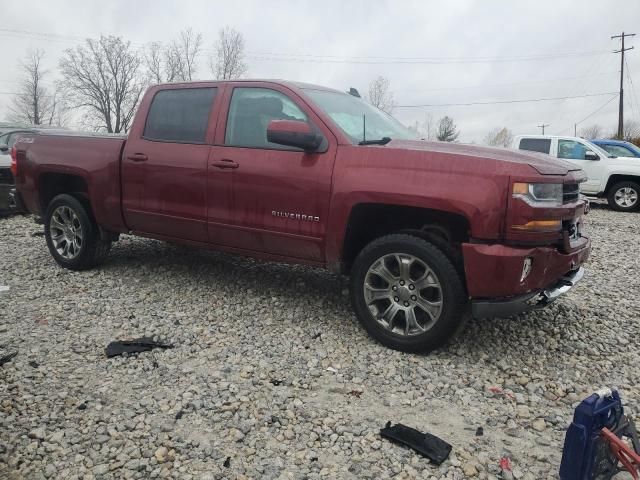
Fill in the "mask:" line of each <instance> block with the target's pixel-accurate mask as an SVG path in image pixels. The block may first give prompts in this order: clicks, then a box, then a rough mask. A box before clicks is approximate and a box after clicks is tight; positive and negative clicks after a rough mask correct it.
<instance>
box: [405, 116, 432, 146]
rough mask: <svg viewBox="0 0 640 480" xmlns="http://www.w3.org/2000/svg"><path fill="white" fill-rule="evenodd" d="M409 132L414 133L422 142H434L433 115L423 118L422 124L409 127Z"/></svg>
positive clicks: (417, 123)
mask: <svg viewBox="0 0 640 480" xmlns="http://www.w3.org/2000/svg"><path fill="white" fill-rule="evenodd" d="M409 130H413V131H414V132H416V133H417V134H418V135H419V136H420V138H421V139H422V140H435V132H434V128H433V115H431V114H428V115H425V117H424V122H419V121H417V120H416V122H415V123H414V124H413V125H412V126H410V127H409Z"/></svg>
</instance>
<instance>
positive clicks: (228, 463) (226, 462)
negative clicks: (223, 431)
mask: <svg viewBox="0 0 640 480" xmlns="http://www.w3.org/2000/svg"><path fill="white" fill-rule="evenodd" d="M222 465H223V466H224V468H229V467H230V466H231V457H227V459H226V460H225V461H224V463H223V464H222Z"/></svg>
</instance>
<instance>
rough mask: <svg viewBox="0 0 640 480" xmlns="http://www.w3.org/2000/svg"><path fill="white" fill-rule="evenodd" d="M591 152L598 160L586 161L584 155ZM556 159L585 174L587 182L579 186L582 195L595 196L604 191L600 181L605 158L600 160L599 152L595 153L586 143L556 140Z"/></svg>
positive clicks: (602, 176)
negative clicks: (578, 168)
mask: <svg viewBox="0 0 640 480" xmlns="http://www.w3.org/2000/svg"><path fill="white" fill-rule="evenodd" d="M587 151H592V152H593V153H595V154H596V155H598V157H599V160H587V159H586V158H585V153H586V152H587ZM557 157H558V158H561V159H563V160H567V161H568V162H570V163H573V164H574V165H576V166H578V167H580V168H581V169H582V170H584V172H585V173H586V174H587V177H588V179H587V181H586V182H584V183H583V184H582V185H580V190H581V191H582V192H583V193H588V194H597V193H599V192H601V191H602V190H604V187H605V185H602V179H603V178H604V175H603V174H604V170H605V167H604V162H606V160H607V159H606V158H602V156H601V155H600V153H599V152H595V151H594V150H593V149H592V148H591V147H590V146H589V145H587V144H586V143H583V142H580V141H577V140H569V139H562V138H559V139H558V147H557Z"/></svg>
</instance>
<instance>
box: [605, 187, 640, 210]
mask: <svg viewBox="0 0 640 480" xmlns="http://www.w3.org/2000/svg"><path fill="white" fill-rule="evenodd" d="M639 200H640V185H638V184H637V183H635V182H618V183H616V184H615V185H613V186H612V187H611V188H610V189H609V193H608V195H607V202H608V203H609V206H610V207H611V208H612V209H614V210H617V211H619V212H632V211H634V210H637V209H638V207H639V206H640V201H639Z"/></svg>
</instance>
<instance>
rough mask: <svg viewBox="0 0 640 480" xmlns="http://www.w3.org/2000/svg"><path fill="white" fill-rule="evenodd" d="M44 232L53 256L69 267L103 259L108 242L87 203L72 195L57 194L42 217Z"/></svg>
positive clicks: (86, 266)
mask: <svg viewBox="0 0 640 480" xmlns="http://www.w3.org/2000/svg"><path fill="white" fill-rule="evenodd" d="M44 234H45V238H46V240H47V246H48V247H49V251H50V252H51V255H52V256H53V258H54V260H55V261H56V262H57V263H58V264H59V265H61V266H63V267H65V268H68V269H70V270H86V269H89V268H91V267H94V266H96V265H98V264H100V263H102V262H103V261H104V259H105V258H106V256H107V254H108V253H109V250H110V248H111V242H110V241H108V240H103V239H101V238H100V232H99V230H98V226H97V225H96V223H95V221H94V220H93V218H92V217H91V215H90V212H89V210H88V208H87V207H85V206H84V205H83V204H82V202H80V200H78V199H77V198H75V197H73V196H71V195H66V194H64V195H58V196H57V197H55V198H54V199H53V200H52V201H51V203H50V204H49V206H48V207H47V212H46V214H45V218H44Z"/></svg>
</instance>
